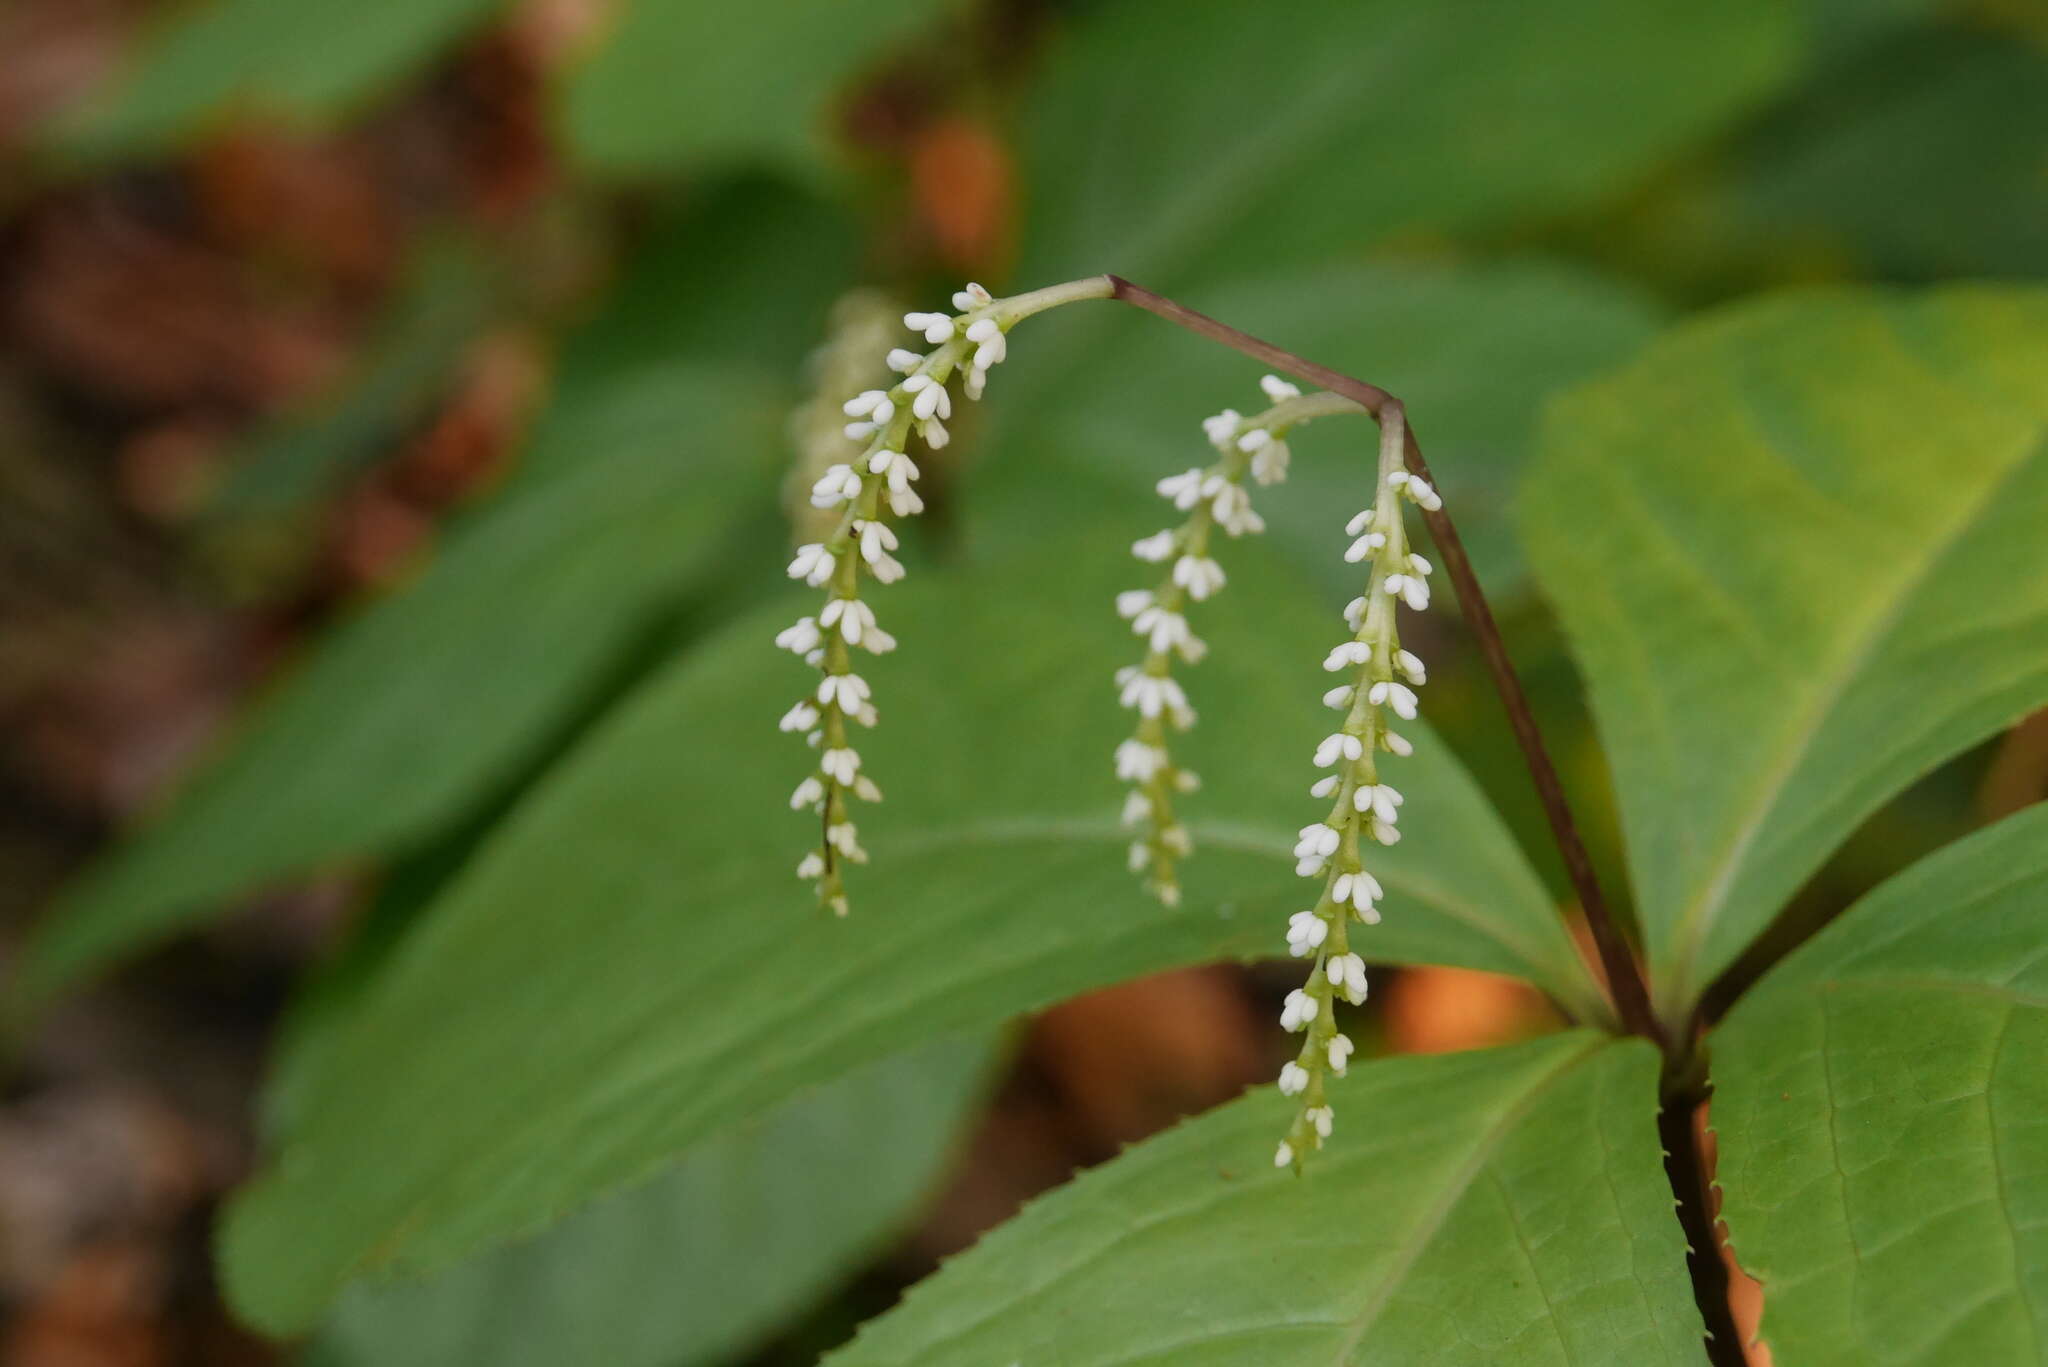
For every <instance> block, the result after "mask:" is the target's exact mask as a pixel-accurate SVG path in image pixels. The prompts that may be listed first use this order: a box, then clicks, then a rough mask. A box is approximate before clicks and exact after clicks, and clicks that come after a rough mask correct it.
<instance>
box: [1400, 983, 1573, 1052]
mask: <svg viewBox="0 0 2048 1367" xmlns="http://www.w3.org/2000/svg"><path fill="white" fill-rule="evenodd" d="M1382 996H1383V999H1384V1001H1385V1003H1386V1031H1387V1049H1388V1052H1390V1053H1396V1054H1445V1053H1451V1052H1454V1051H1456V1050H1459V1049H1483V1048H1485V1047H1487V1046H1488V1045H1492V1044H1507V1043H1510V1042H1512V1041H1514V1040H1519V1039H1527V1038H1529V1037H1530V1036H1531V1035H1540V1034H1543V1033H1544V1032H1545V1031H1549V1030H1555V1029H1557V1028H1558V1026H1559V1025H1560V1024H1562V1022H1561V1021H1560V1020H1559V1018H1558V1015H1557V1013H1556V1012H1555V1011H1554V1010H1552V1009H1551V1006H1550V1003H1549V1002H1547V1001H1545V1000H1544V999H1543V994H1542V993H1540V992H1538V991H1537V990H1536V989H1535V988H1533V987H1531V986H1529V985H1528V984H1527V983H1525V982H1521V981H1519V980H1517V979H1515V978H1509V977H1504V976H1502V975H1501V974H1498V973H1480V972H1476V971H1474V970H1472V969H1469V968H1434V967H1416V968H1404V969H1402V970H1401V971H1400V972H1399V973H1397V974H1395V975H1394V980H1393V982H1392V983H1391V984H1389V985H1388V987H1387V988H1386V990H1385V992H1384V993H1383V994H1382Z"/></svg>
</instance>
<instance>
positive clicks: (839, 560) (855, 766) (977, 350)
mask: <svg viewBox="0 0 2048 1367" xmlns="http://www.w3.org/2000/svg"><path fill="white" fill-rule="evenodd" d="M1107 292H1108V284H1107V282H1106V281H1105V280H1102V279H1101V278H1097V279H1095V280H1090V281H1076V282H1074V283H1073V284H1071V285H1061V286H1054V287H1052V288H1051V289H1046V290H1038V291H1034V292H1033V293H1031V294H1027V295H1018V296H1016V297H1014V298H1009V299H998V298H996V297H995V296H994V295H992V294H990V293H989V292H988V291H987V290H985V289H983V288H982V287H981V286H980V285H976V284H969V285H967V286H966V287H965V288H964V289H961V290H959V291H957V292H956V293H955V294H954V295H953V307H954V310H955V312H953V313H908V314H905V315H904V316H903V324H904V326H905V327H908V328H910V329H911V330H912V331H913V332H916V333H918V334H919V335H921V336H922V337H923V338H924V341H925V343H926V344H927V347H928V349H927V350H924V351H918V350H913V349H911V348H908V347H893V348H891V349H890V350H889V351H888V353H887V355H886V356H884V357H883V358H882V359H883V365H884V366H885V367H886V368H887V370H888V371H889V372H890V373H892V374H893V375H895V376H898V377H900V378H898V379H896V380H895V382H894V383H892V384H890V385H888V386H887V387H884V388H878V389H866V390H862V391H861V392H860V393H858V394H855V395H854V396H853V397H851V398H849V399H847V400H845V402H844V403H843V404H842V405H841V408H842V410H843V413H844V416H845V417H847V418H849V419H851V420H852V421H850V422H848V423H847V424H846V426H845V432H846V436H847V437H848V438H849V439H851V440H853V441H857V442H859V443H860V444H861V445H860V449H859V453H858V454H857V455H854V456H852V457H851V458H849V459H844V460H840V461H837V462H835V463H832V464H830V465H829V466H826V467H824V468H822V472H821V473H819V474H818V475H817V476H816V478H815V480H814V481H813V482H812V483H811V486H810V491H809V502H810V503H811V505H812V506H813V507H814V508H817V509H819V510H821V511H822V512H824V513H826V514H827V515H828V516H830V515H836V517H837V522H836V525H834V526H833V527H832V530H831V531H830V533H829V534H827V535H824V536H822V537H821V539H819V540H816V541H808V542H806V543H805V544H803V545H801V546H799V547H798V548H797V550H796V555H795V558H794V559H792V560H791V561H790V563H789V575H790V577H791V578H792V579H799V580H802V581H803V582H804V583H806V584H808V585H810V586H811V587H812V588H815V589H823V590H825V595H826V601H825V603H824V605H823V607H822V608H821V609H820V611H819V612H818V614H817V615H816V616H815V617H805V618H803V619H801V620H800V621H798V622H797V623H796V624H795V625H794V626H792V627H790V628H788V629H787V630H785V631H783V632H782V633H780V634H779V635H777V637H776V638H775V643H776V644H777V645H778V646H780V647H782V648H783V649H785V650H788V651H791V652H793V653H794V654H796V655H797V656H799V657H800V658H802V659H803V660H804V661H805V662H806V663H808V664H811V665H813V666H815V667H816V668H818V669H819V670H820V671H821V672H822V674H823V678H821V679H820V680H819V682H818V685H817V688H816V689H815V691H814V692H813V694H812V696H811V697H810V698H806V699H804V700H803V701H800V702H798V703H797V704H796V706H794V707H792V708H790V709H789V710H788V711H787V712H785V713H784V714H783V716H782V720H781V721H780V722H779V723H778V725H780V726H781V728H782V729H783V730H785V731H791V732H795V733H798V734H800V735H803V736H804V738H805V740H806V741H807V742H808V743H809V744H810V745H811V746H812V748H813V749H815V750H816V752H817V754H816V757H815V759H814V761H813V768H812V771H811V773H810V774H809V775H807V776H806V777H805V778H804V779H803V781H802V782H801V783H800V784H799V785H798V787H797V790H796V792H795V793H794V794H793V795H792V797H791V801H790V805H791V806H792V807H794V808H795V809H796V810H798V811H809V812H815V813H820V814H822V816H823V818H824V819H823V823H822V825H821V826H814V829H818V830H822V832H823V838H822V840H821V841H820V843H819V844H818V846H817V847H816V848H815V849H813V850H812V851H811V852H810V853H809V854H808V855H806V856H805V857H804V858H803V860H802V862H801V863H799V864H798V865H797V876H798V877H800V878H802V879H804V880H805V881H806V882H809V883H812V884H814V885H815V886H816V890H817V895H818V900H819V902H820V903H821V904H822V905H824V906H826V907H828V908H830V909H831V910H832V911H833V912H835V913H837V914H839V915H845V914H846V910H847V901H846V888H845V881H844V877H843V873H844V865H845V864H846V863H848V862H852V863H862V862H865V861H866V859H867V853H866V851H865V850H863V849H862V848H861V846H860V843H859V841H858V840H857V839H856V837H855V831H854V823H853V821H852V818H851V814H850V810H851V806H852V804H853V802H855V801H856V800H857V801H862V802H878V801H880V800H881V796H882V794H881V790H880V789H879V788H878V787H876V786H875V783H874V781H873V780H872V779H870V778H869V777H868V776H867V775H866V774H865V773H863V772H861V763H860V756H859V754H858V753H857V752H856V751H855V750H854V749H853V747H852V746H850V745H849V744H848V743H847V734H848V730H849V728H850V727H851V726H853V725H861V726H873V725H874V724H875V721H876V712H875V707H874V704H873V702H872V701H871V699H872V694H871V692H870V690H869V688H868V685H867V682H866V681H865V680H863V679H862V678H861V677H860V676H859V675H858V674H855V673H854V672H853V669H852V650H853V648H855V647H859V648H861V649H865V650H869V651H872V652H874V653H876V654H882V653H885V652H887V651H890V650H893V649H894V648H895V646H896V638H895V637H893V636H891V635H890V634H889V633H888V632H886V631H884V630H882V628H881V627H880V626H879V625H878V624H877V622H876V620H875V613H874V610H873V609H872V608H871V607H870V606H869V605H868V604H867V603H866V602H865V601H864V600H863V599H862V596H861V589H862V580H863V579H872V580H873V581H875V582H876V583H878V584H893V583H895V582H896V581H898V580H900V579H901V578H903V575H904V568H903V563H902V562H901V561H899V560H898V559H897V558H896V557H895V555H894V554H893V552H895V551H896V550H897V549H898V541H897V536H896V532H895V531H894V529H892V528H891V527H890V526H889V525H888V522H889V519H890V518H892V517H897V518H901V517H910V516H913V515H915V514H917V513H919V512H921V511H923V509H924V500H923V499H922V498H921V497H920V496H919V495H918V493H917V490H916V488H915V487H914V486H915V484H916V482H917V479H918V475H919V471H918V467H917V463H916V462H915V461H914V460H912V459H911V458H910V455H909V453H908V446H909V442H910V441H911V439H912V438H913V437H915V438H917V439H919V440H921V441H923V442H924V444H925V446H926V447H927V448H928V449H937V448H939V447H942V446H944V445H945V444H946V440H947V434H946V429H945V426H944V423H945V420H946V419H948V418H950V417H952V415H953V396H952V395H951V393H950V392H949V391H948V385H949V384H951V383H952V382H953V381H954V380H956V379H957V380H958V381H959V382H960V388H961V390H962V392H963V393H965V394H966V395H968V396H969V397H970V398H978V397H980V395H981V393H982V390H983V388H984V387H985V386H986V384H987V382H988V373H989V371H990V370H991V369H992V368H993V367H994V366H996V365H998V364H1000V363H1001V362H1002V360H1003V359H1004V357H1005V356H1006V355H1007V354H1008V350H1009V348H1008V343H1007V341H1006V340H1005V338H1006V334H1007V333H1008V332H1009V330H1010V328H1011V327H1013V326H1014V325H1015V324H1017V323H1018V322H1020V321H1021V320H1023V319H1025V318H1028V317H1030V316H1031V315H1033V314H1035V313H1040V312H1043V311H1044V310H1045V309H1048V308H1052V307H1055V306H1056V305H1059V304H1063V303H1069V302H1072V301H1074V300H1077V299H1087V298H1099V297H1101V296H1102V295H1104V294H1106V293H1107ZM827 411H828V412H829V409H828V410H827ZM813 468H819V467H813ZM813 534H814V535H815V534H816V533H815V532H814V533H813ZM1170 551H1171V547H1170V546H1169V547H1167V548H1165V549H1163V550H1162V551H1161V558H1162V559H1163V558H1164V557H1165V555H1167V554H1169V553H1170ZM1176 620H1178V619H1176ZM1157 634H1160V635H1161V637H1162V639H1164V640H1165V641H1166V643H1167V645H1168V646H1170V647H1171V648H1173V649H1176V650H1178V651H1180V652H1181V653H1182V654H1183V655H1184V656H1186V655H1189V654H1190V652H1195V651H1198V650H1199V642H1196V641H1195V640H1194V638H1193V637H1192V636H1191V635H1188V634H1187V633H1186V631H1185V623H1184V622H1183V623H1181V625H1180V626H1179V627H1176V626H1174V625H1173V624H1172V623H1167V622H1162V623H1160V624H1158V632H1157ZM1168 682H1170V681H1168ZM1145 697H1146V698H1147V699H1148V700H1149V705H1150V706H1152V707H1153V709H1154V711H1155V713H1157V714H1159V715H1162V716H1167V717H1175V716H1178V715H1180V714H1183V713H1185V715H1186V717H1187V719H1188V720H1192V717H1193V714H1192V713H1187V712H1186V706H1187V702H1186V699H1185V698H1182V697H1181V696H1180V695H1179V692H1178V689H1177V688H1176V689H1174V690H1173V691H1172V692H1167V691H1165V690H1163V689H1152V690H1148V691H1146V692H1145ZM1128 762H1129V763H1131V764H1132V765H1133V766H1134V768H1135V767H1144V763H1145V762H1144V761H1141V760H1137V759H1133V760H1131V761H1128ZM1126 763H1127V761H1126V759H1125V758H1124V757H1123V755H1121V754H1119V757H1118V765H1119V768H1122V767H1124V766H1125V765H1126ZM1157 767H1158V765H1157V764H1152V765H1151V768H1153V769H1156V768H1157ZM1172 839H1175V840H1184V836H1174V837H1172Z"/></svg>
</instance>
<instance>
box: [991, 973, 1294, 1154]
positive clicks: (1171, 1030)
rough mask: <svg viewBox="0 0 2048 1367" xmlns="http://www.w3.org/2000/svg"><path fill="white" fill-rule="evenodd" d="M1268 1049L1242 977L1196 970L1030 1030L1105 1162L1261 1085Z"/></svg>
mask: <svg viewBox="0 0 2048 1367" xmlns="http://www.w3.org/2000/svg"><path fill="white" fill-rule="evenodd" d="M1265 1043H1266V1041H1265V1039H1264V1022H1263V1021H1262V1020H1260V1019H1259V1018H1258V1017H1257V1016H1256V1015H1255V1014H1254V1013H1253V1011H1252V1009H1251V1004H1250V1003H1249V1001H1247V1000H1246V996H1245V992H1244V988H1243V983H1242V979H1241V975H1240V974H1239V973H1238V972H1237V971H1236V970H1234V969H1229V968H1221V967H1213V968H1190V969H1182V970H1179V971H1177V972H1173V973H1161V974H1158V975H1156V976H1154V977H1150V978H1140V979H1138V980H1137V981H1136V982H1130V983H1124V984H1122V985H1121V986H1117V987H1110V988H1105V989H1103V990H1102V991H1100V992H1091V993H1089V994H1088V995H1087V996H1085V997H1077V998H1075V999H1074V1000H1073V1001H1070V1002H1065V1003H1063V1004H1061V1005H1059V1006H1055V1007H1053V1008H1051V1009H1050V1010H1048V1011H1046V1012H1045V1013H1044V1014H1042V1015H1041V1016H1039V1017H1038V1019H1037V1020H1036V1021H1034V1022H1033V1023H1032V1028H1031V1035H1030V1039H1029V1042H1028V1044H1027V1054H1028V1056H1029V1058H1030V1059H1031V1061H1032V1062H1033V1063H1034V1064H1035V1065H1036V1066H1038V1067H1039V1068H1040V1069H1042V1070H1043V1071H1044V1073H1045V1074H1046V1076H1047V1077H1048V1078H1050V1079H1051V1080H1052V1082H1053V1083H1054V1085H1055V1086H1057V1087H1058V1089H1059V1091H1060V1094H1061V1095H1062V1097H1063V1098H1064V1099H1065V1101H1066V1104H1067V1112H1068V1116H1069V1119H1070V1121H1071V1123H1072V1124H1073V1126H1074V1128H1075V1132H1076V1135H1077V1137H1078V1138H1079V1139H1080V1140H1081V1141H1082V1142H1083V1144H1084V1145H1085V1146H1086V1147H1087V1148H1088V1149H1090V1150H1092V1153H1093V1156H1095V1157H1102V1156H1106V1155H1107V1154H1110V1153H1114V1152H1115V1151H1116V1150H1117V1149H1118V1148H1120V1147H1121V1146H1123V1145H1125V1144H1129V1143H1133V1142H1135V1141H1137V1140H1139V1139H1143V1138H1144V1137H1145V1136H1146V1135H1148V1134H1154V1133H1156V1132H1158V1131H1159V1130H1162V1129H1165V1128H1166V1127H1167V1126H1168V1125H1171V1124H1173V1123H1174V1122H1175V1121H1177V1120H1179V1119H1181V1118H1182V1117H1183V1116H1188V1115H1193V1114H1195V1113H1196V1112H1198V1111H1205V1110H1207V1109H1209V1108H1210V1107H1211V1106H1214V1105H1216V1104H1218V1103H1219V1102H1222V1101H1226V1100H1228V1099H1229V1098H1231V1097H1233V1096H1235V1095H1237V1094H1238V1092H1240V1091H1242V1090H1243V1089H1244V1088H1245V1087H1246V1086H1247V1085H1248V1084H1250V1083H1252V1082H1256V1081H1261V1080H1263V1079H1264V1077H1265V1074H1266V1072H1267V1071H1268V1070H1267V1068H1266V1058H1265Z"/></svg>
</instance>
